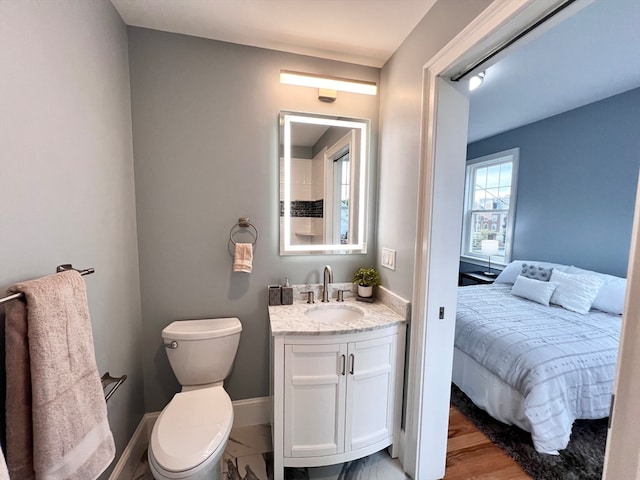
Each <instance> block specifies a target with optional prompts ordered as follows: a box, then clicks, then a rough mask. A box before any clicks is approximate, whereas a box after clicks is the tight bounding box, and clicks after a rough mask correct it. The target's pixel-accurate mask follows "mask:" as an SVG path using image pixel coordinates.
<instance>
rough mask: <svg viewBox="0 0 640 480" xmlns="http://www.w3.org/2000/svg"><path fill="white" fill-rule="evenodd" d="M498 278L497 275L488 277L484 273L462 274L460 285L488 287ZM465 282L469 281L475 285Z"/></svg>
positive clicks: (460, 275)
mask: <svg viewBox="0 0 640 480" xmlns="http://www.w3.org/2000/svg"><path fill="white" fill-rule="evenodd" d="M497 276H498V274H497V273H495V274H493V275H486V274H485V273H484V272H460V274H459V280H458V285H461V286H462V285H488V284H490V283H493V282H494V281H495V280H496V277H497ZM465 280H469V281H471V282H473V283H467V282H465Z"/></svg>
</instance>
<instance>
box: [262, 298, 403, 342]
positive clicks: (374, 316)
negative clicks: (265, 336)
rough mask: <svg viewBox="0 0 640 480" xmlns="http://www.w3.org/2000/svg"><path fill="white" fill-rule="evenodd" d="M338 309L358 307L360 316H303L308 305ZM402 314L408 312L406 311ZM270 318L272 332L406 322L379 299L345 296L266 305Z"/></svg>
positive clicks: (325, 330)
mask: <svg viewBox="0 0 640 480" xmlns="http://www.w3.org/2000/svg"><path fill="white" fill-rule="evenodd" d="M327 307H330V308H339V309H348V310H353V309H356V310H359V311H361V312H362V313H363V315H362V316H361V317H359V318H356V319H354V320H346V321H334V320H330V321H325V320H318V319H310V318H309V317H307V316H306V315H305V312H306V311H307V309H309V308H314V309H322V308H327ZM405 315H408V310H407V313H406V314H405ZM269 320H270V322H271V334H272V335H331V334H341V333H355V332H363V331H367V330H376V329H378V328H384V327H388V326H391V325H397V324H402V323H405V322H406V321H407V318H406V316H405V317H403V316H402V315H400V314H399V313H396V312H395V311H393V310H392V309H391V308H389V307H388V306H387V305H385V304H384V303H383V302H382V301H380V300H378V299H376V301H374V302H373V303H367V302H359V301H357V300H356V299H355V297H354V296H348V295H345V299H344V302H337V301H336V300H335V298H333V299H331V301H330V302H328V303H322V302H320V301H316V303H313V304H308V303H307V302H306V301H305V300H296V301H294V303H293V305H277V306H269Z"/></svg>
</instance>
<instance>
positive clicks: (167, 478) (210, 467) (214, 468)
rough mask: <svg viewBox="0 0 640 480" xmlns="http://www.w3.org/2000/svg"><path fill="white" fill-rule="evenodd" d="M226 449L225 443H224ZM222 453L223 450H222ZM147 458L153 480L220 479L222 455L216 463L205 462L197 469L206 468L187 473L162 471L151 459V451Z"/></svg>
mask: <svg viewBox="0 0 640 480" xmlns="http://www.w3.org/2000/svg"><path fill="white" fill-rule="evenodd" d="M225 447H226V443H225ZM223 452H224V450H223ZM147 458H148V459H149V468H150V470H151V474H152V475H153V478H154V479H155V480H221V479H222V455H220V458H219V459H217V460H216V461H214V462H212V463H211V464H209V463H208V462H205V465H199V466H198V467H203V466H204V467H206V468H198V467H196V468H194V469H193V470H191V471H187V472H168V471H166V470H164V469H162V468H161V467H160V466H158V464H157V463H156V461H155V459H154V458H153V454H152V453H151V450H149V451H148V452H147Z"/></svg>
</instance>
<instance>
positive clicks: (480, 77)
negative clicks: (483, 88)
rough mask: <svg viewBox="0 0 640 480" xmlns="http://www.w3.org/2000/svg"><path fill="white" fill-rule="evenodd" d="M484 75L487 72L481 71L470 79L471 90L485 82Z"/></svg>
mask: <svg viewBox="0 0 640 480" xmlns="http://www.w3.org/2000/svg"><path fill="white" fill-rule="evenodd" d="M484 75H485V72H479V73H476V74H475V75H474V76H473V77H471V78H470V79H469V91H470V92H473V91H474V90H475V89H476V88H478V87H479V86H480V85H482V82H484Z"/></svg>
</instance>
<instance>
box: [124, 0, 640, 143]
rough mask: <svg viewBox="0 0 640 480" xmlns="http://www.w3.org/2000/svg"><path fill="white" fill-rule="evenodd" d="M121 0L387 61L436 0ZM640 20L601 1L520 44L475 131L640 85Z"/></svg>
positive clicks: (331, 54) (187, 29) (144, 18)
mask: <svg viewBox="0 0 640 480" xmlns="http://www.w3.org/2000/svg"><path fill="white" fill-rule="evenodd" d="M111 2H112V3H113V5H114V6H115V7H116V9H117V10H118V12H119V13H120V15H121V17H122V19H123V20H124V22H125V23H126V24H127V25H132V26H139V27H145V28H151V29H155V30H162V31H168V32H174V33H181V34H185V35H193V36H198V37H205V38H211V39H215V40H221V41H226V42H232V43H239V44H244V45H251V46H256V47H262V48H269V49H274V50H281V51H286V52H291V53H298V54H303V55H311V56H316V57H320V58H327V59H332V60H339V61H345V62H350V63H356V64H360V65H368V66H374V67H381V66H382V65H384V63H385V62H386V61H387V60H388V58H389V57H390V56H391V55H392V54H393V53H394V52H395V51H396V49H397V48H398V47H399V46H400V44H401V43H402V42H403V40H404V39H405V38H406V37H407V36H408V35H409V33H411V31H412V30H413V29H414V28H415V26H416V25H417V24H418V22H419V21H420V20H421V19H422V17H424V15H425V14H426V13H427V11H428V10H429V9H430V8H431V7H432V6H433V4H434V3H435V0H394V1H391V0H179V1H178V0H111ZM639 26H640V1H639V0H595V1H594V3H593V4H591V5H589V6H587V7H586V8H584V9H583V10H581V11H580V12H579V13H578V14H576V15H574V16H572V17H571V18H569V19H567V20H565V21H564V22H562V23H561V24H560V25H558V26H556V27H554V28H553V29H551V30H549V31H548V32H547V33H545V34H544V35H542V36H540V37H538V38H536V39H535V40H532V41H529V42H528V43H526V44H525V45H524V46H522V47H519V48H514V49H513V50H514V51H513V53H510V54H509V55H508V56H507V57H506V58H504V59H503V60H501V61H500V62H498V63H496V64H495V65H493V66H491V67H490V68H488V69H487V73H486V78H485V82H484V84H483V85H482V86H481V87H480V88H479V89H478V90H476V91H474V92H473V94H472V95H471V107H470V120H469V140H470V141H474V140H478V139H481V138H485V137H488V136H491V135H494V134H496V133H499V132H503V131H506V130H510V129H511V128H515V127H518V126H522V125H526V124H528V123H531V122H534V121H536V120H540V119H542V118H546V117H548V116H550V115H555V114H558V113H561V112H563V111H567V110H570V109H573V108H577V107H579V106H581V105H585V104H587V103H591V102H593V101H596V100H600V99H602V98H606V97H608V96H611V95H615V94H617V93H621V92H623V91H626V90H630V89H632V88H635V87H639V86H640V27H639ZM523 43H524V42H523Z"/></svg>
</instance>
